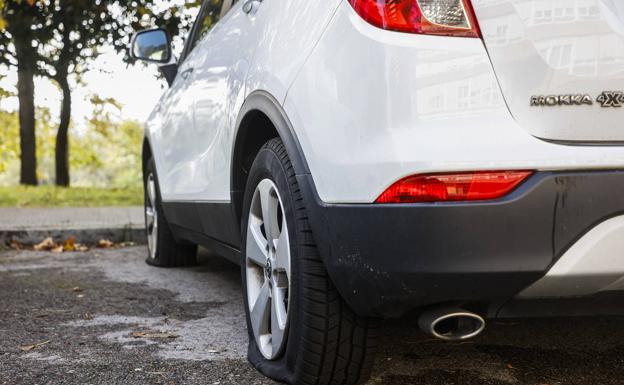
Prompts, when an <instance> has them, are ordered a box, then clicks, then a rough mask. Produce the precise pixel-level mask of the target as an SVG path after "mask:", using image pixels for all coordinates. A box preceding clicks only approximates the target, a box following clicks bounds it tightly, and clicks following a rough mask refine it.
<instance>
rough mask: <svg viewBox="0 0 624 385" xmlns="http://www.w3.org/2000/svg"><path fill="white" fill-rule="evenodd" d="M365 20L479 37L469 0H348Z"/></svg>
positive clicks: (396, 28) (422, 31) (404, 28)
mask: <svg viewBox="0 0 624 385" xmlns="http://www.w3.org/2000/svg"><path fill="white" fill-rule="evenodd" d="M349 3H350V4H351V5H352V6H353V8H354V9H355V11H356V12H357V13H358V14H359V15H360V16H361V17H362V18H363V19H364V20H366V21H367V22H369V23H371V24H373V25H375V26H377V27H379V28H383V29H388V30H392V31H399V32H410V33H420V34H425V35H445V36H463V37H480V35H481V34H480V33H479V26H478V25H477V20H476V18H475V15H474V11H473V9H472V6H471V4H470V0H349Z"/></svg>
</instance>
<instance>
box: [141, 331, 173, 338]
mask: <svg viewBox="0 0 624 385" xmlns="http://www.w3.org/2000/svg"><path fill="white" fill-rule="evenodd" d="M132 337H133V338H178V337H179V336H178V335H177V334H175V333H171V332H159V331H142V332H134V333H132Z"/></svg>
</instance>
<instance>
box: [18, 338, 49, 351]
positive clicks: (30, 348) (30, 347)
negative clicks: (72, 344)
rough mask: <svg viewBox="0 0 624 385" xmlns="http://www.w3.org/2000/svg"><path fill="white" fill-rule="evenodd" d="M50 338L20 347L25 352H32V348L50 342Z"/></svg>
mask: <svg viewBox="0 0 624 385" xmlns="http://www.w3.org/2000/svg"><path fill="white" fill-rule="evenodd" d="M49 343H50V340H47V341H43V342H39V343H36V344H32V345H22V346H18V347H19V348H20V350H22V351H24V352H30V351H31V350H35V349H37V348H39V347H41V346H43V345H46V344H49Z"/></svg>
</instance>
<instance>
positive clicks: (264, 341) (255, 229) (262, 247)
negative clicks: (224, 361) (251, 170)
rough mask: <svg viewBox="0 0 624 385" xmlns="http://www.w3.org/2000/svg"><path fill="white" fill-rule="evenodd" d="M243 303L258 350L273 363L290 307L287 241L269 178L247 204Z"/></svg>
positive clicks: (282, 341)
mask: <svg viewBox="0 0 624 385" xmlns="http://www.w3.org/2000/svg"><path fill="white" fill-rule="evenodd" d="M246 246H247V248H246V256H245V268H246V284H247V300H248V301H247V303H248V304H249V315H250V319H251V326H252V329H253V334H254V337H255V340H256V344H257V346H258V349H259V350H260V352H261V353H262V355H263V356H264V357H265V358H266V359H268V360H273V359H276V358H278V357H279V355H280V354H281V353H282V351H283V349H284V346H285V345H286V335H287V334H286V331H287V327H288V314H289V312H288V310H289V307H290V306H289V304H290V261H291V259H290V240H289V236H288V227H287V224H286V216H285V213H284V209H283V205H282V200H281V198H280V196H279V192H278V191H277V187H276V186H275V184H274V183H273V182H272V181H271V180H270V179H264V180H262V181H261V182H260V183H259V184H258V186H257V187H256V190H255V191H254V195H253V198H252V201H251V208H250V213H249V222H248V225H247V243H246Z"/></svg>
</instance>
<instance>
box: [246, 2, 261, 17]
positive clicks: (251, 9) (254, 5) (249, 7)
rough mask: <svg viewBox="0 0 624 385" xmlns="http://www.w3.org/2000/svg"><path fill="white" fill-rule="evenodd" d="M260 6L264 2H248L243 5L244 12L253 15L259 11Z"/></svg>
mask: <svg viewBox="0 0 624 385" xmlns="http://www.w3.org/2000/svg"><path fill="white" fill-rule="evenodd" d="M260 4H262V0H247V1H245V3H244V4H243V12H245V13H246V14H248V15H253V14H255V13H256V12H257V11H258V8H259V7H260Z"/></svg>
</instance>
